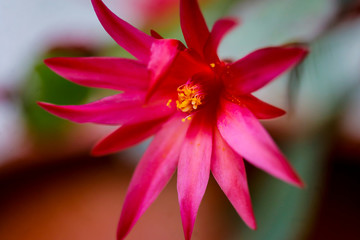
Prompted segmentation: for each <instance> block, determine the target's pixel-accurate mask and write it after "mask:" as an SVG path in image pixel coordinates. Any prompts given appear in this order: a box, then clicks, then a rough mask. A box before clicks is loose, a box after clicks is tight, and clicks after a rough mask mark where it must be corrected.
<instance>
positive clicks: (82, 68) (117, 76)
mask: <svg viewBox="0 0 360 240" xmlns="http://www.w3.org/2000/svg"><path fill="white" fill-rule="evenodd" d="M45 63H46V65H47V66H48V67H49V68H51V69H52V70H53V71H54V72H56V73H57V74H59V75H61V76H62V77H64V78H66V79H69V80H70V81H72V82H74V83H77V84H80V85H84V86H87V87H96V88H110V89H115V90H144V89H146V88H147V86H148V84H149V80H148V70H147V68H146V66H145V65H144V64H142V63H139V62H138V61H135V60H132V59H124V58H111V57H78V58H62V57H59V58H50V59H46V60H45Z"/></svg>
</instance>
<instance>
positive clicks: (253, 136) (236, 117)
mask: <svg viewBox="0 0 360 240" xmlns="http://www.w3.org/2000/svg"><path fill="white" fill-rule="evenodd" d="M217 126H218V128H219V131H220V133H221V135H222V137H223V138H224V139H225V141H226V142H227V143H228V144H229V145H230V146H231V147H232V149H234V150H235V151H236V152H237V153H238V154H240V155H241V156H243V157H244V158H245V159H246V160H247V161H249V162H250V163H252V164H253V165H255V166H256V167H258V168H261V169H263V170H264V171H266V172H268V173H269V174H271V175H273V176H275V177H277V178H279V179H281V180H283V181H285V182H288V183H290V184H294V185H296V186H298V187H302V186H303V183H302V181H301V179H300V178H299V177H298V175H297V174H296V172H295V171H294V170H293V169H292V167H291V166H290V164H289V163H288V161H287V160H286V159H285V157H284V156H283V155H282V153H281V152H280V150H279V149H278V147H277V146H276V144H275V143H274V141H273V140H272V139H271V137H270V135H269V134H268V133H267V132H266V130H265V129H264V128H263V126H262V125H261V124H260V122H259V121H258V120H257V119H256V118H255V116H254V115H253V114H252V113H251V112H250V110H249V109H247V108H246V107H245V106H242V105H237V104H234V103H231V102H229V101H227V100H224V99H222V100H221V103H220V111H218V120H217Z"/></svg>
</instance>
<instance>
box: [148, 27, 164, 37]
mask: <svg viewBox="0 0 360 240" xmlns="http://www.w3.org/2000/svg"><path fill="white" fill-rule="evenodd" d="M150 35H151V36H152V37H153V38H156V39H164V38H163V37H162V36H161V35H160V34H159V33H158V32H156V31H155V30H153V29H151V30H150Z"/></svg>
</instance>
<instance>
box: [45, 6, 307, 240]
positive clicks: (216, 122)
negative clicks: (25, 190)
mask: <svg viewBox="0 0 360 240" xmlns="http://www.w3.org/2000/svg"><path fill="white" fill-rule="evenodd" d="M92 3H93V6H94V9H95V12H96V14H97V16H98V18H99V20H100V22H101V24H102V25H103V27H104V28H105V30H106V31H107V32H108V34H109V35H110V36H111V37H112V38H113V39H114V40H115V41H116V42H117V43H118V44H119V45H120V46H122V47H123V48H124V49H126V50H127V51H128V52H129V53H131V54H132V55H133V56H134V57H136V58H137V60H133V59H124V58H113V57H90V58H51V59H47V60H45V63H46V64H47V65H48V66H49V67H50V68H51V69H52V70H53V71H55V72H56V73H58V74H59V75H61V76H63V77H65V78H67V79H69V80H70V81H72V82H75V83H77V84H80V85H84V86H88V87H97V88H109V89H115V90H119V91H121V93H119V94H116V95H114V96H109V97H105V98H103V99H101V100H98V101H95V102H92V103H88V104H85V105H79V106H77V105H67V106H59V105H53V104H49V103H43V102H42V103H39V105H40V106H41V107H43V108H44V109H46V110H47V111H49V112H50V113H53V114H55V115H57V116H59V117H62V118H66V119H69V120H71V121H74V122H78V123H85V122H92V123H98V124H110V125H121V126H120V127H119V128H118V129H117V130H116V131H114V132H113V133H111V134H110V135H109V136H107V137H105V138H104V139H102V140H101V141H100V142H99V143H98V144H97V145H96V146H95V147H94V149H93V151H92V153H93V154H94V155H103V154H108V153H112V152H115V151H120V150H122V149H125V148H127V147H130V146H132V145H134V144H137V143H139V142H141V141H143V140H144V139H146V138H148V137H150V136H152V135H155V136H154V139H153V140H152V142H151V144H150V146H149V147H148V149H147V151H146V152H145V154H144V156H143V157H142V159H141V161H140V163H139V164H138V166H137V168H136V170H135V172H134V175H133V177H132V180H131V183H130V186H129V189H128V192H127V196H126V199H125V202H124V205H123V210H122V213H121V217H120V222H119V227H118V239H124V238H125V237H126V235H127V234H128V233H129V231H130V229H131V228H132V227H133V226H134V224H135V223H136V221H137V220H138V219H139V217H140V216H141V215H142V214H143V213H144V211H145V210H146V209H147V208H148V207H149V205H150V204H151V203H152V202H153V201H154V200H155V199H156V197H157V196H158V195H159V193H160V192H161V191H162V189H163V188H164V187H165V185H166V184H167V183H168V181H169V179H170V178H171V176H172V175H173V173H174V172H175V170H176V168H177V190H178V198H179V205H180V212H181V219H182V223H183V228H184V234H185V239H187V240H189V239H191V235H192V232H193V226H194V222H195V218H196V214H197V211H198V208H199V205H200V202H201V199H202V197H203V195H204V192H205V189H206V186H207V183H208V179H209V175H210V172H211V173H212V174H213V176H214V178H215V179H216V181H217V183H218V184H219V186H220V187H221V189H222V190H223V191H224V193H225V194H226V196H227V197H228V199H229V200H230V202H231V203H232V205H233V206H234V208H235V209H236V211H237V212H238V214H239V215H240V216H241V218H242V219H243V220H244V222H245V223H246V224H247V225H248V226H249V227H250V228H252V229H255V228H256V223H255V218H254V214H253V210H252V205H251V200H250V195H249V190H248V184H247V178H246V172H245V167H244V163H243V158H245V159H246V160H247V161H248V162H250V163H251V164H253V165H255V166H256V167H258V168H260V169H262V170H264V171H266V172H268V173H269V174H271V175H273V176H275V177H277V178H279V179H281V180H283V181H285V182H288V183H290V184H293V185H295V186H298V187H302V186H303V183H302V181H301V180H300V178H299V177H298V176H297V174H296V173H295V171H294V170H293V169H292V167H291V166H290V164H289V163H288V162H287V160H286V159H285V157H284V156H283V154H282V153H281V152H280V150H279V149H278V147H277V146H276V144H275V143H274V141H273V140H272V139H271V137H270V136H269V134H268V133H267V132H266V130H265V129H264V128H263V127H262V125H261V124H260V122H259V121H258V119H270V118H275V117H279V116H281V115H283V114H284V113H285V112H284V111H283V110H281V109H279V108H276V107H274V106H272V105H270V104H267V103H265V102H263V101H261V100H259V99H258V98H256V97H255V96H253V95H252V93H253V92H254V91H256V90H258V89H260V88H262V87H263V86H264V85H266V84H267V83H269V82H270V81H271V80H273V79H274V78H276V77H277V76H279V75H280V74H282V73H283V72H285V71H286V70H288V69H289V68H291V67H293V66H294V65H296V64H297V63H298V62H299V61H301V60H302V59H303V58H304V57H305V56H306V54H307V50H306V49H304V48H301V47H290V46H281V47H268V48H263V49H259V50H257V51H255V52H252V53H250V54H249V55H247V56H245V57H244V58H242V59H240V60H237V61H235V62H229V61H221V60H220V59H219V57H218V55H217V47H218V45H219V43H220V41H221V39H222V38H223V36H224V35H225V34H226V33H227V32H228V31H229V30H231V29H232V28H233V27H234V26H235V25H236V23H237V22H236V20H235V19H232V18H224V19H220V20H218V21H217V22H215V24H214V26H213V27H212V29H211V31H209V29H208V27H207V25H206V23H205V20H204V18H203V15H202V13H201V11H200V8H199V6H198V3H197V1H196V0H181V1H180V19H181V28H182V31H183V34H184V38H185V41H186V44H187V47H185V45H184V44H182V43H181V42H180V41H178V40H174V39H163V38H162V37H161V36H160V35H159V34H158V33H156V32H154V31H152V32H151V36H149V35H147V34H145V33H143V32H141V31H139V30H138V29H136V28H134V27H133V26H131V25H130V24H128V23H127V22H125V21H123V20H122V19H120V18H118V17H117V16H116V15H115V14H114V13H112V12H111V11H110V10H109V9H108V8H107V7H106V6H105V5H104V3H103V2H102V1H101V0H92Z"/></svg>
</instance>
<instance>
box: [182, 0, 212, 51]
mask: <svg viewBox="0 0 360 240" xmlns="http://www.w3.org/2000/svg"><path fill="white" fill-rule="evenodd" d="M180 24H181V29H182V32H183V35H184V38H185V41H186V43H187V46H188V48H191V49H194V50H195V51H197V53H198V54H200V55H201V56H202V54H203V50H204V46H205V43H206V41H207V39H208V37H209V34H210V33H209V29H208V27H207V25H206V22H205V19H204V16H203V15H202V13H201V11H200V7H199V4H198V2H197V0H180Z"/></svg>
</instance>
